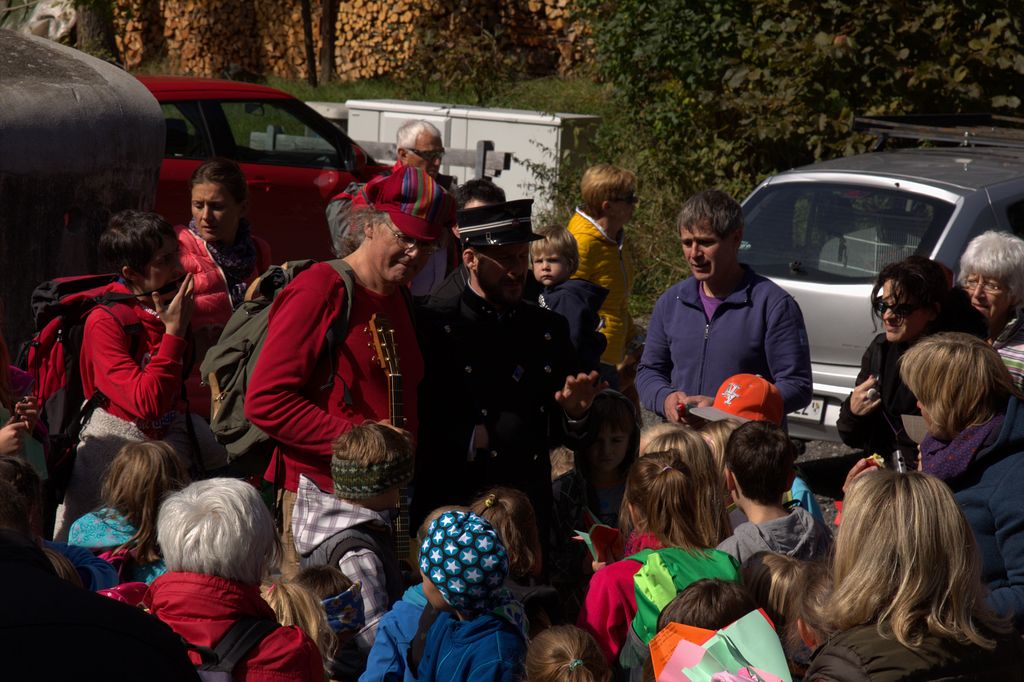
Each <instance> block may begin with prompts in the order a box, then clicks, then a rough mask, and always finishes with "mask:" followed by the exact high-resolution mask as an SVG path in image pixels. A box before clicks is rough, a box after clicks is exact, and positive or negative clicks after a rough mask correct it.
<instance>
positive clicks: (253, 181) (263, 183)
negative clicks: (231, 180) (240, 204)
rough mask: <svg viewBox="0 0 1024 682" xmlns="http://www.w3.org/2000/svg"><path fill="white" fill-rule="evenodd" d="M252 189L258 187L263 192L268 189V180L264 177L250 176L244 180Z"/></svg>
mask: <svg viewBox="0 0 1024 682" xmlns="http://www.w3.org/2000/svg"><path fill="white" fill-rule="evenodd" d="M245 182H246V184H247V185H249V187H251V188H252V189H260V190H263V191H264V192H269V191H270V180H267V179H266V178H250V179H248V180H246V181H245Z"/></svg>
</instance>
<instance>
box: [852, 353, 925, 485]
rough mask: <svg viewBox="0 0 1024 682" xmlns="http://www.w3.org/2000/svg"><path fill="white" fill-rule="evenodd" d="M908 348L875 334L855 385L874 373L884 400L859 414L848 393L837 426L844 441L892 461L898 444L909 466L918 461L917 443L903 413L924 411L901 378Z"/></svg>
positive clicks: (863, 359) (867, 452)
mask: <svg viewBox="0 0 1024 682" xmlns="http://www.w3.org/2000/svg"><path fill="white" fill-rule="evenodd" d="M907 348H909V346H908V345H906V344H897V343H890V342H889V341H886V340H885V334H879V335H878V336H876V337H875V338H874V340H873V341H872V342H871V343H870V344H869V345H868V348H867V350H866V351H864V357H863V358H861V361H860V372H858V373H857V380H856V384H855V385H857V386H859V385H860V384H862V383H864V382H865V381H867V378H868V376H870V375H871V374H875V375H876V376H877V377H878V384H877V385H876V388H878V391H879V392H880V393H881V395H882V404H881V405H879V406H878V407H877V408H875V409H874V410H873V411H872V412H869V413H868V414H866V415H864V416H862V417H860V416H857V415H855V414H854V413H853V412H851V411H850V398H849V397H847V399H846V400H844V401H843V404H842V406H841V407H840V408H839V419H838V421H837V422H836V428H837V429H838V430H839V437H840V438H842V439H843V442H844V443H846V444H847V445H849V446H850V447H852V448H861V449H863V450H864V452H865V453H866V454H868V455H870V454H873V453H876V452H877V453H878V454H879V455H881V456H883V457H885V458H886V460H887V461H889V462H890V465H891V461H892V460H891V457H890V455H892V453H893V452H894V451H895V450H896V448H897V447H898V448H899V449H900V451H901V452H902V453H903V457H904V460H905V461H906V463H907V466H908V468H912V467H913V466H914V465H915V463H916V461H917V444H916V443H914V441H912V440H911V439H910V438H909V437H908V436H907V434H906V432H905V431H904V430H903V420H902V418H901V417H902V415H904V414H921V410H919V409H918V407H917V398H916V397H914V394H913V393H911V392H910V389H909V388H907V386H906V384H904V383H903V379H901V378H900V371H899V360H900V357H902V356H903V353H905V352H906V350H907Z"/></svg>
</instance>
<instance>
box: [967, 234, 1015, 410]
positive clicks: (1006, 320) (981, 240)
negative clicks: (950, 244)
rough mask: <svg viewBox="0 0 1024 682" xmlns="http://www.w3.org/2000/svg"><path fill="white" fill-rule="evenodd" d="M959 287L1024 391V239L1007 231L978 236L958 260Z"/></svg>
mask: <svg viewBox="0 0 1024 682" xmlns="http://www.w3.org/2000/svg"><path fill="white" fill-rule="evenodd" d="M959 283H960V286H961V287H962V288H963V289H964V291H966V292H967V293H968V294H969V295H970V297H971V305H972V306H973V307H974V309H975V310H977V311H978V312H980V313H981V314H982V315H984V316H985V319H986V320H987V321H988V342H989V343H990V344H992V347H993V348H995V349H996V351H997V352H998V353H999V355H1000V357H1002V359H1003V363H1005V364H1006V368H1007V369H1008V370H1010V375H1011V376H1012V377H1013V383H1014V384H1016V386H1017V389H1018V390H1020V389H1024V239H1021V238H1020V237H1016V236H1014V235H1012V234H1009V233H1007V232H995V231H989V232H985V233H984V234H981V235H978V236H977V237H975V238H974V239H972V240H971V243H970V244H968V245H967V250H966V251H964V255H963V256H961V257H960V277H959Z"/></svg>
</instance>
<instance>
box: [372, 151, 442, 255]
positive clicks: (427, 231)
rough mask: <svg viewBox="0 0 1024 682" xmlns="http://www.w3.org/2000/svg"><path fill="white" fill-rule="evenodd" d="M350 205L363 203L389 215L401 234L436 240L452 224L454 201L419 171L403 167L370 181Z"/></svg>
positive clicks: (418, 169) (432, 180)
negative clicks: (357, 198)
mask: <svg viewBox="0 0 1024 682" xmlns="http://www.w3.org/2000/svg"><path fill="white" fill-rule="evenodd" d="M359 194H360V199H359V200H358V201H353V204H352V205H353V206H357V205H358V204H360V203H366V204H369V205H371V206H373V207H374V208H375V209H377V210H378V211H384V212H385V213H387V214H388V216H390V218H391V220H392V222H394V224H395V227H397V228H398V230H399V231H400V232H402V233H403V234H406V235H409V236H410V237H414V238H416V239H420V240H423V241H428V242H432V241H436V240H438V239H440V238H441V236H442V235H443V234H444V230H445V229H447V228H448V227H449V226H451V225H453V224H454V223H455V199H454V198H452V195H451V194H449V193H448V192H446V191H445V190H444V189H443V188H442V187H441V186H440V185H439V184H437V183H436V182H434V179H433V178H432V177H430V176H429V175H427V174H426V173H425V172H424V171H423V170H422V169H420V168H412V167H410V166H403V167H402V168H401V169H399V170H397V171H395V172H394V173H392V174H391V175H388V176H384V177H378V178H374V179H373V180H371V181H370V182H368V183H367V184H366V187H364V188H363V191H362V192H360V193H359Z"/></svg>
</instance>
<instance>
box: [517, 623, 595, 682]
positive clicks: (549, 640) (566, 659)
mask: <svg viewBox="0 0 1024 682" xmlns="http://www.w3.org/2000/svg"><path fill="white" fill-rule="evenodd" d="M524 667H525V671H526V676H525V679H524V682H562V681H563V680H565V681H567V682H611V679H612V671H611V668H610V667H609V666H608V662H607V661H605V660H604V655H603V654H602V653H601V648H600V647H598V646H597V642H595V641H594V638H593V637H592V636H591V635H590V634H589V633H588V632H586V631H584V630H580V629H579V628H578V627H575V626H572V625H559V626H556V627H553V628H550V629H548V630H545V631H544V632H542V633H541V634H539V635H537V636H536V637H535V638H533V639H532V640H531V641H530V648H529V649H528V650H527V652H526V663H525V666H524Z"/></svg>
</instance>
